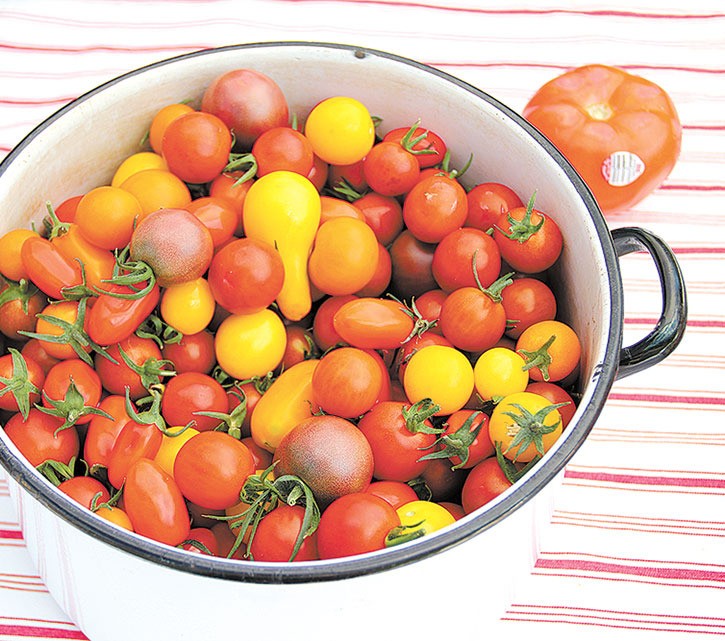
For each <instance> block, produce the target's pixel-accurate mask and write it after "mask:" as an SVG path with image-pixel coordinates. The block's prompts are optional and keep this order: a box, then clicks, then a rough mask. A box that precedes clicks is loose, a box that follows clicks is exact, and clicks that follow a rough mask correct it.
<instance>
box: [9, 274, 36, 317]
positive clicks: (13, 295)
mask: <svg viewBox="0 0 725 641" xmlns="http://www.w3.org/2000/svg"><path fill="white" fill-rule="evenodd" d="M2 284H4V285H5V289H3V290H2V292H0V307H2V306H3V305H5V303H9V302H11V301H14V300H17V301H20V303H21V305H22V309H23V313H25V314H27V313H28V301H29V300H30V299H31V298H32V297H33V296H35V295H36V294H37V293H38V291H40V290H39V289H38V288H37V287H36V286H35V285H33V284H32V283H31V282H29V281H27V280H26V279H24V278H21V279H20V280H19V281H18V282H15V281H11V280H7V279H6V278H2V279H0V287H1V286H2Z"/></svg>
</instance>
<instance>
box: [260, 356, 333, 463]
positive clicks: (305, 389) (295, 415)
mask: <svg viewBox="0 0 725 641" xmlns="http://www.w3.org/2000/svg"><path fill="white" fill-rule="evenodd" d="M318 362H319V361H317V360H315V359H310V360H306V361H300V362H299V363H297V364H295V365H293V366H292V367H290V368H289V369H286V370H285V371H284V372H282V373H281V374H280V375H279V376H278V377H277V378H276V379H275V380H274V382H273V383H272V385H270V387H269V389H268V390H267V391H266V392H265V393H264V394H262V396H261V397H260V399H259V400H258V401H257V404H256V405H255V406H254V412H252V420H251V431H252V438H253V439H254V442H255V443H256V444H257V445H259V447H263V448H264V449H265V450H269V451H270V452H274V451H275V450H276V449H277V446H278V445H279V442H280V441H281V440H282V438H283V437H284V436H285V435H286V434H287V433H288V432H290V431H291V430H292V428H294V427H295V426H296V425H297V424H298V423H301V422H302V421H303V420H305V419H306V418H310V417H311V416H312V412H313V411H314V410H313V406H312V402H311V401H312V375H313V374H314V373H315V369H317V364H318Z"/></svg>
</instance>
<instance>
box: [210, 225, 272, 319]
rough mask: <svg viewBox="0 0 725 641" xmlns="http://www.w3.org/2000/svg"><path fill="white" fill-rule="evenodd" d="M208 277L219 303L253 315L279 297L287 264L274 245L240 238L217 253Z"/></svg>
mask: <svg viewBox="0 0 725 641" xmlns="http://www.w3.org/2000/svg"><path fill="white" fill-rule="evenodd" d="M208 279H209V286H210V287H211V292H212V295H213V296H214V299H215V300H216V302H217V303H219V305H221V306H222V307H224V308H225V309H226V310H227V311H230V312H232V313H233V314H251V313H252V312H257V311H260V310H262V309H264V308H265V307H268V306H269V305H270V304H271V303H272V302H274V300H275V298H277V295H278V294H279V292H280V290H281V289H282V284H283V282H284V265H283V264H282V258H281V257H280V255H279V252H277V250H276V249H275V248H274V247H272V246H271V245H268V244H267V243H264V242H262V241H261V240H255V239H253V238H239V239H236V240H233V241H232V242H231V243H228V244H227V245H225V246H224V247H222V248H221V249H220V250H219V251H218V252H217V253H216V254H215V255H214V258H213V259H212V261H211V265H210V267H209V276H208Z"/></svg>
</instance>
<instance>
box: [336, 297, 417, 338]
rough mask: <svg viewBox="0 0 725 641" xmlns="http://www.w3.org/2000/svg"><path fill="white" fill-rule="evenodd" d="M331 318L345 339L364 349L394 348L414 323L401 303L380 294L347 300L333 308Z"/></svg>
mask: <svg viewBox="0 0 725 641" xmlns="http://www.w3.org/2000/svg"><path fill="white" fill-rule="evenodd" d="M332 322H333V326H334V328H335V331H336V332H337V333H338V334H339V335H340V337H341V338H342V339H343V340H344V341H345V342H346V343H349V344H350V345H353V346H354V347H361V348H367V349H396V348H398V347H400V346H401V345H402V344H403V343H404V342H405V341H406V339H407V338H409V337H410V336H411V333H412V332H413V328H414V327H415V323H414V321H413V319H412V318H411V316H410V315H409V314H408V313H407V312H406V311H405V308H404V306H403V305H402V304H401V303H398V302H396V301H394V300H387V299H383V298H355V299H354V300H351V301H348V302H347V303H345V304H344V305H342V306H341V307H340V309H339V310H337V312H335V315H334V317H333V321H332Z"/></svg>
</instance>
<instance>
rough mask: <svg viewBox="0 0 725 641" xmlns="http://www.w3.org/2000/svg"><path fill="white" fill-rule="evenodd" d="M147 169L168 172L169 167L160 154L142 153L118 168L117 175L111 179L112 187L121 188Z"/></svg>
mask: <svg viewBox="0 0 725 641" xmlns="http://www.w3.org/2000/svg"><path fill="white" fill-rule="evenodd" d="M146 169H165V170H168V167H167V166H166V161H165V160H164V159H163V158H162V157H161V156H160V155H159V154H155V153H153V152H152V151H140V152H139V153H137V154H133V155H132V156H129V157H128V158H126V160H124V161H123V162H122V163H121V164H120V165H119V166H118V169H116V173H115V174H113V178H112V179H111V187H120V186H121V185H122V184H123V183H124V182H125V181H126V179H127V178H129V177H130V176H132V175H133V174H137V173H138V172H139V171H144V170H146Z"/></svg>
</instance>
